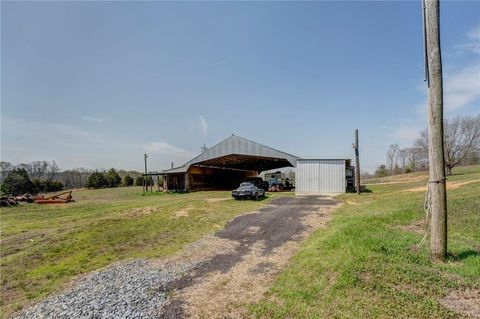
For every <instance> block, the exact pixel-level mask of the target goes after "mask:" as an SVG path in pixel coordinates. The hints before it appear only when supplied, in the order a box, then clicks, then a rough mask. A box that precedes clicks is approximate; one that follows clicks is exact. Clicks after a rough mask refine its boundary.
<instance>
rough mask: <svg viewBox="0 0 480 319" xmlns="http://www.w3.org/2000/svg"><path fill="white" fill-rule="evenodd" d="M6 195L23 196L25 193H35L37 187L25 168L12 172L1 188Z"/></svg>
mask: <svg viewBox="0 0 480 319" xmlns="http://www.w3.org/2000/svg"><path fill="white" fill-rule="evenodd" d="M0 188H1V191H2V192H3V193H5V194H13V195H21V194H25V193H35V192H36V190H35V185H34V184H33V182H32V181H31V180H30V177H28V173H27V171H26V170H25V169H23V168H16V169H14V170H12V171H10V172H9V173H8V175H7V177H6V178H5V180H4V181H3V183H2V186H1V187H0Z"/></svg>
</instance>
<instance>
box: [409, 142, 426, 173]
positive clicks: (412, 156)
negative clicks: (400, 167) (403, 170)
mask: <svg viewBox="0 0 480 319" xmlns="http://www.w3.org/2000/svg"><path fill="white" fill-rule="evenodd" d="M406 152H407V167H408V169H410V171H411V172H415V171H417V169H418V168H419V166H420V165H419V164H421V162H424V161H426V160H427V154H424V153H423V151H422V149H421V148H418V147H415V146H414V147H409V148H407V149H406Z"/></svg>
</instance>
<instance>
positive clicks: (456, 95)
mask: <svg viewBox="0 0 480 319" xmlns="http://www.w3.org/2000/svg"><path fill="white" fill-rule="evenodd" d="M478 100H480V64H476V65H469V66H467V67H464V68H462V69H461V70H459V71H458V72H455V73H453V74H446V75H445V101H444V104H445V109H446V110H447V111H455V110H458V109H461V108H463V107H465V106H467V105H469V104H471V103H474V102H476V101H478Z"/></svg>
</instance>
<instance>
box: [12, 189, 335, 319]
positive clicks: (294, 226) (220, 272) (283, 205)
mask: <svg viewBox="0 0 480 319" xmlns="http://www.w3.org/2000/svg"><path fill="white" fill-rule="evenodd" d="M338 203H339V202H338V201H337V200H335V199H333V198H331V197H327V196H303V197H284V198H278V199H275V200H273V201H271V202H270V203H269V204H268V205H267V206H265V207H264V208H262V209H260V210H258V211H255V212H253V213H250V214H245V215H241V216H238V217H236V218H234V219H233V220H232V221H230V222H229V223H228V224H227V226H226V227H225V228H224V229H223V230H220V231H218V232H217V233H215V234H213V235H209V236H205V237H204V238H202V239H201V240H199V241H197V242H195V243H193V244H191V245H189V246H188V247H187V248H186V249H185V250H184V251H182V252H181V253H178V254H176V255H174V256H171V257H168V258H164V259H162V260H152V261H147V260H135V261H130V262H123V263H116V264H114V265H111V266H108V267H106V268H104V269H102V270H99V271H96V272H93V273H91V274H89V275H87V276H85V277H83V278H80V280H77V281H76V283H75V284H73V285H72V287H71V288H69V289H67V290H66V291H65V292H63V293H61V294H58V295H55V296H52V297H49V298H47V299H46V300H44V301H42V302H40V303H39V304H37V305H35V306H33V307H31V308H30V309H27V310H25V311H23V312H22V313H21V314H19V315H17V317H16V318H22V319H23V318H225V317H228V318H236V317H238V318H240V317H244V316H245V313H244V309H243V306H244V305H245V304H248V303H250V302H254V301H255V300H258V298H260V297H261V296H262V295H263V293H265V291H266V290H267V289H268V287H269V286H270V285H271V283H272V281H273V279H274V278H275V276H276V274H278V272H279V271H280V270H281V269H282V268H283V267H284V266H285V265H286V264H287V263H288V260H289V259H290V258H291V256H292V255H293V254H294V253H295V251H296V250H297V249H298V245H299V243H300V242H301V240H303V239H304V238H305V237H306V236H308V235H309V234H310V233H311V232H312V231H313V230H314V229H316V228H318V227H322V226H324V225H325V223H326V222H327V220H328V218H329V212H330V211H331V210H332V209H333V208H334V207H335V206H336V205H338Z"/></svg>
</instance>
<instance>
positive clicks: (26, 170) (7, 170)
mask: <svg viewBox="0 0 480 319" xmlns="http://www.w3.org/2000/svg"><path fill="white" fill-rule="evenodd" d="M141 174H142V173H140V172H138V171H126V170H116V169H114V168H111V169H109V170H90V169H86V168H75V169H68V170H61V169H60V168H59V167H58V166H57V164H56V163H55V161H52V162H49V161H34V162H31V163H21V164H18V165H14V164H12V163H9V162H4V161H2V162H0V182H1V191H2V193H5V194H15V195H18V194H23V193H27V192H28V193H31V194H36V193H44V192H56V191H60V190H63V189H73V188H84V187H91V188H107V187H119V186H132V185H137V186H141V185H143V183H144V180H143V178H142V176H141ZM146 182H147V184H149V185H150V184H153V179H152V178H151V177H149V178H148V179H146Z"/></svg>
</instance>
